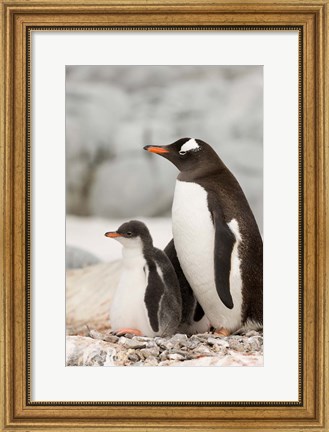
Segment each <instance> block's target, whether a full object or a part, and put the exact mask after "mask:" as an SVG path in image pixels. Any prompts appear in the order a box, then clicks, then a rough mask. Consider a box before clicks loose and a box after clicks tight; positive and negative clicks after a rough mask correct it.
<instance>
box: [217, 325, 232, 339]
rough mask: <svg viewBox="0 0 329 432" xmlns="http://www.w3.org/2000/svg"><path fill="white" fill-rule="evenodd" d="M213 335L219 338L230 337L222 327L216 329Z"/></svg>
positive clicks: (227, 331) (228, 332)
mask: <svg viewBox="0 0 329 432" xmlns="http://www.w3.org/2000/svg"><path fill="white" fill-rule="evenodd" d="M215 333H216V334H218V335H219V336H224V337H226V336H230V334H231V332H230V331H229V330H227V329H226V328H224V327H221V328H219V329H216V330H215Z"/></svg>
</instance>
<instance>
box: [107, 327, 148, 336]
mask: <svg viewBox="0 0 329 432" xmlns="http://www.w3.org/2000/svg"><path fill="white" fill-rule="evenodd" d="M113 333H114V334H115V335H117V336H124V335H125V334H131V335H134V336H143V333H142V332H141V331H140V330H137V329H133V328H129V327H127V328H120V329H119V330H116V331H114V332H113Z"/></svg>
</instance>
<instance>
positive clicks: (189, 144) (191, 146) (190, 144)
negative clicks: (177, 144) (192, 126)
mask: <svg viewBox="0 0 329 432" xmlns="http://www.w3.org/2000/svg"><path fill="white" fill-rule="evenodd" d="M189 150H193V151H198V150H201V149H200V146H199V144H198V143H197V142H196V141H195V139H194V138H191V139H190V140H188V141H186V143H185V144H183V145H182V147H181V149H180V152H179V154H185V152H187V151H189Z"/></svg>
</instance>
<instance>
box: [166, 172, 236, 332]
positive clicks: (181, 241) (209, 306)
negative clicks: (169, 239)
mask: <svg viewBox="0 0 329 432" xmlns="http://www.w3.org/2000/svg"><path fill="white" fill-rule="evenodd" d="M172 221H173V235H174V242H175V247H176V251H177V256H178V259H179V262H180V264H181V267H182V269H183V271H184V274H185V276H186V279H187V280H188V282H189V284H190V285H191V287H192V289H193V291H194V293H195V296H196V297H197V299H198V301H199V303H200V304H201V306H202V307H203V309H204V311H205V314H206V315H207V317H208V318H209V320H210V322H211V324H212V325H213V326H214V327H215V328H220V327H224V328H227V329H228V330H230V331H235V330H237V329H238V328H239V327H241V324H242V318H241V308H242V280H241V272H240V260H239V257H238V243H239V241H240V240H241V237H240V234H239V230H238V224H237V222H236V221H235V220H232V221H231V222H230V223H229V224H228V225H229V227H230V229H231V231H232V232H233V233H234V234H235V236H236V239H237V242H236V243H235V245H234V248H233V251H232V255H231V272H230V291H231V295H232V298H233V304H234V307H233V308H232V309H228V308H227V307H226V306H225V305H224V304H223V303H222V301H221V300H220V298H219V296H218V293H217V289H216V283H215V267H214V246H215V228H214V225H213V222H212V219H211V214H210V212H209V209H208V199H207V192H206V191H205V189H204V188H203V187H201V186H200V185H198V184H197V183H192V182H183V181H180V180H177V181H176V188H175V195H174V202H173V207H172Z"/></svg>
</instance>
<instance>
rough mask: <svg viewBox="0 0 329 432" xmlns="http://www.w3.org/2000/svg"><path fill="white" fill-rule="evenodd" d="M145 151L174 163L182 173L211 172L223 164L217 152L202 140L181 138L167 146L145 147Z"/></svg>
mask: <svg viewBox="0 0 329 432" xmlns="http://www.w3.org/2000/svg"><path fill="white" fill-rule="evenodd" d="M144 150H147V151H148V152H151V153H157V154H159V155H160V156H163V157H164V158H166V159H168V160H169V161H170V162H172V163H173V164H174V165H175V166H176V167H177V168H178V169H179V170H180V171H181V172H186V171H191V170H196V169H197V170H200V169H202V168H204V169H205V170H209V168H210V166H211V165H213V166H214V167H217V166H218V164H219V163H220V162H221V161H220V159H219V157H218V155H217V153H216V152H215V150H213V149H212V147H211V146H210V145H209V144H207V143H206V142H204V141H202V140H200V139H194V138H181V139H179V140H178V141H175V142H174V143H173V144H169V145H166V146H145V147H144Z"/></svg>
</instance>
